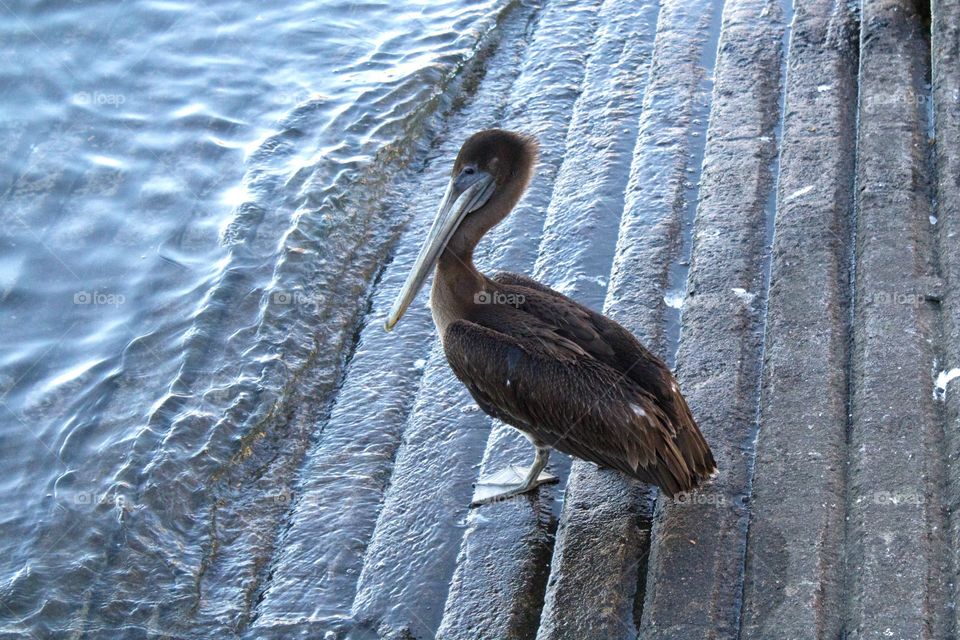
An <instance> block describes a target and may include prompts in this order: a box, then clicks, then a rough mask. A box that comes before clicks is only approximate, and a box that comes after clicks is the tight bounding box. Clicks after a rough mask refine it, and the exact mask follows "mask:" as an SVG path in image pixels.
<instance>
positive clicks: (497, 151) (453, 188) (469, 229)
mask: <svg viewBox="0 0 960 640" xmlns="http://www.w3.org/2000/svg"><path fill="white" fill-rule="evenodd" d="M536 161H537V143H536V141H535V140H534V139H533V138H531V137H529V136H525V135H523V134H519V133H515V132H513V131H504V130H502V129H487V130H485V131H480V132H478V133H475V134H473V135H472V136H470V137H469V138H467V141H466V142H464V143H463V146H462V147H460V153H459V154H457V159H456V161H455V162H454V163H453V171H452V172H451V174H450V182H449V183H447V191H446V193H445V194H444V196H443V200H442V201H441V202H440V208H439V209H438V210H437V215H436V217H435V218H434V220H433V225H432V226H431V227H430V232H429V233H428V234H427V239H426V241H424V243H423V246H422V247H421V248H420V253H419V254H418V255H417V260H416V262H414V264H413V269H411V270H410V274H409V275H408V276H407V280H406V282H404V285H403V288H402V289H401V290H400V293H399V295H398V296H397V299H396V301H395V302H394V303H393V307H392V308H391V309H390V315H389V316H388V317H387V321H386V323H385V325H384V327H385V328H386V330H387V331H390V330H391V329H393V327H394V326H395V325H396V324H397V322H398V321H399V320H400V317H401V316H403V314H404V312H405V311H406V310H407V307H409V306H410V303H411V302H412V301H413V299H414V298H415V297H416V295H417V293H418V292H419V291H420V289H421V288H422V287H423V284H424V282H426V279H427V276H429V275H430V272H431V271H432V270H433V268H434V267H435V266H436V264H437V261H438V260H439V259H440V256H441V254H442V253H443V252H444V251H452V252H454V253H455V254H456V255H457V257H458V258H459V259H460V260H461V261H462V262H464V263H465V264H471V260H472V253H473V248H474V246H476V243H477V242H478V241H479V240H480V238H481V237H483V235H484V234H485V233H486V232H487V231H488V230H489V229H490V228H491V227H493V226H494V225H495V224H497V223H498V222H500V221H501V220H503V218H505V217H506V216H507V214H508V213H510V211H511V209H513V207H514V205H516V203H517V201H518V200H519V199H520V196H522V195H523V192H524V190H525V189H526V188H527V184H528V183H529V182H530V177H531V176H532V175H533V167H534V165H535V164H536Z"/></svg>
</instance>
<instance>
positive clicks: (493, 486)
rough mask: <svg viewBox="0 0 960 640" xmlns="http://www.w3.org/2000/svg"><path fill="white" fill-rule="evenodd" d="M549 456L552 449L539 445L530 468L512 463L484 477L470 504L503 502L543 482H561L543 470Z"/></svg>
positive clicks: (478, 484)
mask: <svg viewBox="0 0 960 640" xmlns="http://www.w3.org/2000/svg"><path fill="white" fill-rule="evenodd" d="M549 457H550V449H547V448H546V447H543V448H541V447H537V456H536V457H535V458H534V460H533V464H532V465H531V466H530V468H529V469H526V468H523V467H518V466H516V465H510V466H509V467H507V468H506V469H503V470H502V471H498V472H497V473H495V474H494V475H493V476H490V477H488V478H484V479H482V480H481V481H480V482H478V483H477V486H476V488H475V489H474V492H473V501H472V502H471V503H470V506H471V507H479V506H480V505H483V504H491V503H493V502H502V501H504V500H509V499H510V498H513V497H515V496H518V495H520V494H523V493H527V492H528V491H533V490H534V489H536V488H537V487H539V486H540V485H542V484H553V483H555V482H559V481H560V479H559V478H557V477H556V476H555V475H552V474H550V473H547V472H546V471H544V470H543V469H544V467H546V466H547V459H548V458H549Z"/></svg>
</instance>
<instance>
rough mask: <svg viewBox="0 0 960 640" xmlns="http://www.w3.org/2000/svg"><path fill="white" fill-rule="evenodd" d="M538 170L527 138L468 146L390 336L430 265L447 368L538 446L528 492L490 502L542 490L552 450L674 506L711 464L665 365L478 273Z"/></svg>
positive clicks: (553, 297)
mask: <svg viewBox="0 0 960 640" xmlns="http://www.w3.org/2000/svg"><path fill="white" fill-rule="evenodd" d="M535 162H536V143H535V142H534V141H533V140H532V139H530V138H528V137H526V136H522V135H518V134H515V133H512V132H507V131H500V130H488V131H482V132H480V133H478V134H475V135H473V136H471V138H470V139H468V140H467V142H466V143H465V144H464V145H463V148H462V149H461V151H460V154H459V155H458V157H457V160H456V163H455V164H454V169H453V176H452V178H451V185H450V188H449V189H448V192H447V198H446V199H445V201H444V204H443V205H442V206H441V210H440V213H439V214H438V217H437V222H435V224H434V229H432V230H431V235H430V238H428V241H427V244H425V246H424V249H423V251H421V255H420V258H419V259H418V264H417V266H416V267H415V269H414V272H413V273H411V276H410V278H409V279H408V282H407V286H405V288H404V291H403V292H402V293H401V296H400V298H398V301H397V304H396V305H395V306H394V309H393V312H392V313H391V317H390V319H389V320H388V321H387V326H388V329H389V328H391V327H392V326H393V324H395V323H396V321H397V320H398V319H399V317H400V315H401V314H402V313H403V310H405V309H406V306H407V305H408V304H409V301H410V300H411V299H412V298H413V295H415V294H416V290H417V289H419V287H420V286H421V285H422V283H423V280H424V279H425V278H426V275H427V274H428V273H429V270H430V269H432V267H433V264H434V263H436V265H437V269H436V278H435V279H434V285H433V291H432V295H431V301H430V302H431V308H432V310H433V316H434V320H435V322H436V324H437V327H438V329H439V331H440V334H441V338H442V341H443V346H444V351H445V353H446V356H447V360H448V361H449V363H450V367H451V368H452V369H453V372H454V373H455V374H456V376H457V378H459V379H460V380H461V381H462V382H463V383H464V385H466V387H467V388H468V389H469V390H470V393H471V394H472V395H473V397H474V399H475V400H476V401H477V404H479V406H480V408H481V409H483V410H484V411H485V412H486V413H488V414H490V415H492V416H494V417H496V418H499V419H500V420H502V421H504V422H506V423H507V424H509V425H511V426H513V427H516V428H517V429H519V430H520V431H521V432H523V433H524V434H526V435H527V437H528V438H529V439H530V440H531V441H532V442H533V444H534V445H535V446H536V447H537V459H536V462H535V464H534V467H533V468H532V469H531V471H530V473H529V475H528V476H527V478H526V480H525V482H524V483H522V484H520V485H518V486H517V487H514V488H513V489H512V490H510V491H508V492H505V493H503V494H499V495H498V496H496V497H498V498H502V497H506V496H509V495H516V494H517V493H521V492H523V491H528V490H530V489H532V488H534V487H535V486H537V485H538V484H540V483H542V482H544V481H548V480H549V479H550V478H547V479H544V478H542V477H540V471H541V469H542V468H543V466H544V465H545V464H546V460H547V454H548V452H549V449H551V448H552V449H557V450H558V451H562V452H564V453H568V454H570V455H573V456H576V457H577V458H581V459H583V460H589V461H591V462H595V463H596V464H598V465H600V466H603V467H608V468H611V469H617V470H618V471H621V472H623V473H625V474H627V475H629V476H632V477H634V478H638V479H640V480H642V481H644V482H649V483H653V484H656V485H658V486H659V487H660V488H661V489H662V490H663V491H664V492H665V493H666V494H667V495H669V496H674V495H675V494H677V493H678V492H681V491H687V490H689V489H692V488H694V487H696V486H697V485H698V484H699V483H700V482H701V481H703V480H704V479H705V478H707V477H709V476H710V475H711V474H712V473H713V472H714V471H715V468H716V465H715V463H714V459H713V455H712V453H711V451H710V447H709V446H708V445H707V443H706V441H705V440H704V439H703V436H702V435H701V433H700V430H699V429H698V428H697V424H696V421H695V420H694V418H693V415H692V414H691V412H690V409H689V408H688V406H687V403H686V401H685V400H684V398H683V396H682V395H681V393H680V390H679V387H678V385H677V382H676V380H675V379H674V377H673V374H672V373H671V372H670V370H669V369H668V368H667V366H666V365H665V364H664V363H663V362H662V361H661V360H660V359H659V358H657V357H656V356H655V355H653V354H652V353H651V352H650V351H648V350H647V349H646V348H644V347H643V345H641V344H640V342H639V341H638V340H637V339H636V338H634V337H633V335H632V334H630V332H629V331H627V330H626V329H624V328H623V327H622V326H621V325H619V324H618V323H616V322H614V321H613V320H611V319H609V318H607V317H605V316H603V315H601V314H599V313H597V312H595V311H592V310H591V309H588V308H587V307H585V306H583V305H581V304H579V303H577V302H575V301H574V300H571V299H570V298H568V297H566V296H564V295H562V294H560V293H558V292H556V291H554V290H552V289H550V288H549V287H546V286H544V285H542V284H540V283H538V282H536V281H535V280H532V279H530V278H527V277H525V276H521V275H517V274H513V273H498V274H496V275H495V276H494V277H493V278H488V277H486V276H484V275H483V274H481V273H480V272H479V271H477V270H476V268H475V267H474V266H473V260H472V257H473V248H474V246H476V243H477V242H478V241H479V240H480V238H481V237H482V236H483V235H484V234H485V233H486V232H487V231H488V230H489V229H490V228H491V227H493V226H494V225H495V224H496V223H498V222H499V221H500V220H502V219H503V218H504V217H505V216H506V215H507V214H508V213H509V212H510V210H512V209H513V207H514V206H515V204H516V202H517V201H518V200H519V198H520V196H521V195H522V194H523V191H524V189H525V188H526V185H527V182H528V181H529V179H530V176H531V174H532V169H533V166H534V164H535ZM478 176H479V177H478ZM441 222H442V224H441Z"/></svg>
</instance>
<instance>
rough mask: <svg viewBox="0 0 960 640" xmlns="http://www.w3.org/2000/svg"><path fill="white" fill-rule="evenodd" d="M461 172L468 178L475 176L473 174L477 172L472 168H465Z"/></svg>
mask: <svg viewBox="0 0 960 640" xmlns="http://www.w3.org/2000/svg"><path fill="white" fill-rule="evenodd" d="M463 172H464V173H465V174H467V175H468V176H472V175H473V174H475V173H476V172H477V170H476V169H474V168H473V167H467V168H466V169H464V170H463Z"/></svg>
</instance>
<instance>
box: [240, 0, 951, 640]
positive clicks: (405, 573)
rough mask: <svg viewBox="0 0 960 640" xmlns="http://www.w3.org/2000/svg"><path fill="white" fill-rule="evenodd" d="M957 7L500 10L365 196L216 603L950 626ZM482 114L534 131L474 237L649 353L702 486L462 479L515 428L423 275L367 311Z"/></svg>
mask: <svg viewBox="0 0 960 640" xmlns="http://www.w3.org/2000/svg"><path fill="white" fill-rule="evenodd" d="M928 11H929V12H930V13H929V14H928ZM958 19H960V5H958V3H957V2H956V1H952V2H934V3H932V7H930V8H929V9H928V8H927V7H925V6H924V5H923V4H922V3H920V4H916V3H912V2H906V1H901V2H897V1H891V0H882V1H880V0H878V1H871V0H866V1H865V2H864V3H863V6H862V7H858V6H855V5H851V4H849V3H846V2H837V1H831V0H798V1H797V2H796V3H794V4H793V5H791V4H790V3H787V2H782V1H780V0H726V2H722V1H720V0H715V1H713V0H700V1H689V2H680V1H673V0H665V1H664V2H660V3H655V2H631V3H624V2H613V1H608V2H589V3H584V2H579V1H577V2H574V1H573V0H569V1H567V0H556V1H553V2H544V3H542V4H539V3H516V4H513V5H510V6H509V7H507V8H506V9H504V11H503V15H502V17H501V19H500V21H499V22H498V24H497V26H496V27H495V30H496V37H495V38H493V39H491V40H490V46H489V52H488V54H485V55H487V57H486V58H485V59H484V61H483V62H482V64H479V65H478V70H477V71H476V77H475V79H474V80H472V81H471V82H470V83H467V84H468V86H467V89H466V90H465V91H464V92H463V95H462V98H461V100H462V104H459V105H457V106H456V108H454V109H453V110H452V111H451V112H450V113H449V114H448V115H447V116H445V120H444V124H443V126H442V127H441V128H440V129H438V131H437V141H436V142H435V144H434V146H433V147H431V150H430V152H429V154H428V158H427V159H426V160H425V162H424V163H423V164H422V165H420V166H418V167H414V168H412V169H411V170H410V173H409V174H408V178H409V184H408V185H407V187H406V189H407V190H405V191H402V196H401V197H398V198H396V202H398V203H402V204H398V205H397V206H399V207H400V208H401V209H402V210H403V211H404V212H405V219H406V220H407V222H406V223H405V226H404V227H403V228H401V229H398V230H396V236H395V238H394V239H393V245H391V246H392V249H391V251H392V261H391V262H390V263H389V264H386V265H384V266H383V270H382V272H381V273H379V274H378V275H377V276H376V277H375V278H371V284H370V291H369V292H368V294H367V295H368V298H367V300H368V301H369V303H368V307H369V308H367V309H366V310H364V311H363V312H362V315H363V317H364V320H363V322H362V323H361V324H360V326H359V328H358V329H357V331H356V334H355V336H354V341H355V344H353V345H352V346H350V347H349V349H350V358H349V359H348V360H345V361H344V363H343V365H342V366H343V369H344V373H343V377H342V380H341V382H340V386H339V387H338V389H337V391H336V392H335V393H334V394H333V397H332V400H331V402H330V405H329V410H328V411H323V412H318V413H317V414H316V415H315V416H313V417H314V419H315V421H316V422H315V429H316V434H315V435H314V436H313V437H312V438H310V439H309V441H308V442H307V441H305V439H304V438H299V439H298V442H301V443H303V444H301V445H300V446H301V450H298V453H297V456H299V457H296V456H294V455H293V454H291V459H296V460H302V464H300V465H299V467H298V470H297V471H296V472H295V473H296V476H297V480H296V481H295V482H288V484H289V488H290V492H291V498H290V500H289V501H288V502H286V503H283V504H281V505H280V506H269V507H260V508H258V509H254V510H252V513H257V514H263V513H268V514H274V512H277V513H276V515H271V518H272V519H271V520H270V523H271V526H272V527H273V528H274V529H278V530H279V533H277V534H276V537H275V539H274V538H271V540H273V542H271V543H270V545H268V547H269V553H267V554H266V555H267V556H268V557H266V558H261V559H258V560H257V562H259V563H261V564H258V565H257V567H254V568H251V569H250V571H251V572H252V573H255V574H257V575H259V576H260V578H259V583H258V584H257V585H256V586H255V587H253V588H251V589H250V590H249V593H247V596H246V597H248V598H249V599H250V602H252V604H251V605H250V609H251V610H250V613H249V615H248V619H249V622H248V624H247V623H241V624H240V625H239V627H240V628H241V629H242V630H244V632H245V633H246V635H247V636H248V637H292V636H296V637H323V638H325V639H326V638H331V639H332V638H432V637H442V638H449V639H454V638H457V639H459V638H463V639H468V638H483V639H487V638H491V639H494V638H510V639H527V638H529V639H533V638H539V639H540V640H563V639H567V638H570V639H581V638H616V639H620V638H623V639H626V638H637V637H643V638H678V639H687V638H757V639H767V638H786V639H794V638H797V639H801V638H803V639H807V638H810V639H814V638H816V639H821V638H822V639H831V640H832V639H835V638H851V639H852V638H900V639H903V640H913V639H919V638H931V639H933V638H949V637H954V636H955V634H956V631H957V612H956V607H955V606H954V603H955V599H956V590H957V588H956V584H957V577H958V564H957V562H956V560H955V557H956V554H957V552H958V544H960V535H958V523H957V521H956V517H955V515H954V513H955V511H956V508H957V507H958V506H960V462H958V457H960V435H958V431H957V430H958V428H960V423H958V415H960V409H958V407H960V404H958V403H960V395H958V388H957V387H956V386H955V385H956V384H958V383H957V382H955V381H953V382H951V380H952V378H951V376H950V375H949V374H950V372H951V371H952V370H954V369H955V368H957V367H958V366H960V364H958V363H960V352H958V347H957V345H958V344H960V305H958V304H957V302H956V300H954V297H953V296H954V295H956V294H955V291H956V290H957V287H958V286H960V254H958V248H957V246H958V245H957V242H958V241H960V240H958V238H957V234H958V233H960V227H958V226H957V221H956V216H957V215H958V213H957V212H958V206H960V160H958V149H960V146H958V145H960V133H958V128H960V81H958V73H957V69H958V65H960V51H958V47H960V43H958V38H960V32H958V27H957V24H958V22H957V21H958ZM494 125H496V126H503V127H507V128H512V129H518V130H522V131H526V132H528V133H532V134H534V135H536V136H537V137H538V138H539V139H540V142H541V151H542V157H541V163H540V166H539V171H538V174H537V176H536V177H535V179H534V182H533V184H532V185H531V190H530V192H529V193H528V194H527V196H526V197H525V199H524V200H523V202H522V203H521V205H520V206H519V207H518V209H517V210H516V212H515V213H514V214H513V215H512V216H510V217H509V218H508V219H507V220H506V221H505V222H504V223H503V224H502V225H500V226H499V227H498V228H497V229H496V230H495V231H494V232H492V233H491V235H490V237H488V238H487V239H486V240H485V241H484V242H483V244H482V245H481V247H480V249H479V250H478V262H479V264H480V265H481V267H482V268H483V269H484V270H486V271H488V272H490V271H495V270H500V269H504V270H512V271H518V272H522V273H528V274H532V275H534V276H535V277H537V278H538V279H540V280H542V281H543V282H545V283H546V284H548V285H551V286H554V287H556V288H558V289H560V290H561V291H563V292H565V293H567V294H569V295H572V296H574V297H576V298H578V299H580V300H582V301H583V302H585V303H587V304H589V305H591V306H594V307H596V308H602V309H604V311H605V312H606V313H608V314H609V315H611V316H612V317H614V318H616V319H617V320H618V321H620V322H621V323H623V324H624V325H625V326H626V327H628V328H629V329H631V330H632V331H634V332H635V333H636V334H637V335H638V336H639V337H640V338H641V339H642V340H643V341H644V342H645V343H647V344H648V346H649V347H650V348H651V349H652V350H654V351H656V352H657V353H659V354H660V355H662V356H663V357H664V358H666V359H667V360H668V361H670V362H672V363H675V364H676V370H677V373H678V378H679V381H680V384H681V387H682V389H683V391H684V393H685V395H686V397H687V398H688V400H689V402H690V405H691V407H692V409H693V411H694V414H695V415H696V417H697V419H698V421H699V423H700V425H701V428H702V430H703V432H704V434H705V436H706V438H707V440H708V441H709V442H710V443H711V445H712V447H713V450H714V453H715V455H716V457H717V460H718V464H719V473H718V475H717V477H716V478H715V479H714V480H712V481H711V482H710V483H709V484H707V485H706V486H704V487H703V488H701V489H700V490H698V491H696V492H693V493H691V494H689V495H686V496H682V497H681V498H679V499H675V500H672V501H671V500H667V499H664V498H662V497H661V496H659V494H658V493H657V491H656V490H655V489H653V488H650V487H648V486H645V485H642V484H640V483H636V482H632V481H629V480H627V479H625V478H623V477H622V476H620V475H619V474H617V473H615V472H610V471H605V470H599V469H597V468H596V467H595V466H594V465H592V464H588V463H583V462H578V461H574V462H573V463H572V464H571V463H570V461H569V460H566V459H563V457H562V456H561V455H560V454H555V455H554V458H553V459H552V461H551V470H552V471H553V472H554V473H556V474H557V475H559V476H561V484H560V485H558V486H544V487H541V488H540V489H539V490H538V491H537V492H535V493H534V494H531V495H528V496H522V497H520V498H517V499H512V500H509V501H506V502H502V503H497V504H492V505H486V506H483V507H480V508H477V509H472V510H471V509H469V508H468V504H469V502H470V498H471V495H472V493H473V485H474V483H476V482H477V481H478V479H479V478H482V477H484V476H488V475H492V474H493V473H495V472H496V471H498V470H499V469H501V468H503V467H504V466H506V465H507V464H511V463H512V464H527V463H528V462H529V458H530V456H531V455H532V450H531V448H530V447H529V444H528V443H527V442H526V441H525V440H524V439H522V438H520V437H519V436H518V435H517V434H516V433H515V432H513V431H512V430H511V429H509V428H507V427H505V426H504V425H501V424H499V423H496V422H495V421H493V420H491V419H490V418H488V417H487V416H485V415H484V414H482V413H481V412H479V411H478V410H477V408H476V407H475V406H474V404H473V401H472V399H471V398H470V396H469V394H468V393H467V392H466V390H465V389H464V388H463V387H462V386H461V385H460V384H459V383H458V382H457V381H456V380H455V379H454V378H453V376H452V374H451V373H450V371H449V368H448V367H447V365H446V362H445V359H444V356H443V353H442V350H441V349H440V347H439V345H438V343H437V341H436V337H435V335H434V331H433V328H432V324H431V321H430V317H429V313H428V312H427V310H426V308H425V296H423V297H421V298H420V299H418V301H417V302H416V303H415V304H414V307H413V308H412V310H411V312H410V314H409V315H408V317H406V318H405V319H404V321H403V322H402V323H401V324H400V325H399V326H398V327H397V329H396V330H395V331H394V332H393V333H392V334H389V335H387V334H384V333H382V329H381V324H382V319H383V315H384V313H385V311H386V308H387V303H388V301H389V300H390V298H391V297H392V296H393V295H394V294H395V292H396V290H397V288H398V287H399V285H400V283H401V281H402V279H403V276H404V274H405V271H406V269H407V268H408V266H409V264H410V262H411V260H412V258H413V256H414V254H415V252H416V249H417V247H418V244H419V242H420V240H421V239H422V237H423V235H424V232H425V228H426V226H427V225H428V224H429V221H430V215H431V213H432V211H433V209H434V207H435V203H436V201H437V200H438V199H439V196H440V191H439V190H441V189H442V187H443V183H444V181H445V175H446V172H447V171H448V167H449V163H450V162H451V161H452V158H453V156H454V155H455V152H456V149H457V147H458V146H459V144H460V142H461V141H462V139H463V138H465V137H466V135H468V134H469V133H470V132H471V131H473V130H476V129H480V128H484V127H488V126H494ZM344 326H349V323H346V322H345V323H344ZM331 344H332V345H333V346H334V347H335V348H337V349H345V348H347V347H345V346H343V345H341V343H339V342H338V343H331ZM385 353H386V354H388V355H389V357H385V355H384V354H385ZM938 381H939V382H938ZM324 384H327V383H324ZM294 424H295V425H296V427H295V428H296V429H309V426H310V425H309V424H306V423H303V422H297V421H294ZM293 466H296V465H293ZM278 468H286V467H278ZM254 528H255V527H254ZM224 615H226V616H228V617H231V618H233V617H235V614H230V613H225V614H224Z"/></svg>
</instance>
